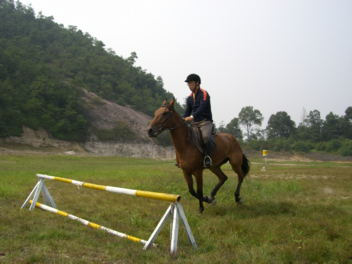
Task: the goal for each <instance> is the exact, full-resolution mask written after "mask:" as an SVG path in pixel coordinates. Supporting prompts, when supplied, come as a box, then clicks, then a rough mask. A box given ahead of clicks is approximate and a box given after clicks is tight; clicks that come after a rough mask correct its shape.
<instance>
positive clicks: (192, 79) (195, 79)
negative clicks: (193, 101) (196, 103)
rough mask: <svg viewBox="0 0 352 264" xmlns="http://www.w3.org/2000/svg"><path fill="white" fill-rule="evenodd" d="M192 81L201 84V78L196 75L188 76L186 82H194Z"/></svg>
mask: <svg viewBox="0 0 352 264" xmlns="http://www.w3.org/2000/svg"><path fill="white" fill-rule="evenodd" d="M192 81H195V82H199V84H200V77H199V76H198V75H197V74H194V73H192V74H190V75H188V76H187V79H186V80H185V82H192Z"/></svg>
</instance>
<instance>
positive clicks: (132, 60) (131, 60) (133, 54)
mask: <svg viewBox="0 0 352 264" xmlns="http://www.w3.org/2000/svg"><path fill="white" fill-rule="evenodd" d="M137 59H138V57H137V53H136V52H134V51H133V52H131V56H129V57H128V58H127V62H128V63H130V64H131V65H133V64H134V63H135V62H136V60H137Z"/></svg>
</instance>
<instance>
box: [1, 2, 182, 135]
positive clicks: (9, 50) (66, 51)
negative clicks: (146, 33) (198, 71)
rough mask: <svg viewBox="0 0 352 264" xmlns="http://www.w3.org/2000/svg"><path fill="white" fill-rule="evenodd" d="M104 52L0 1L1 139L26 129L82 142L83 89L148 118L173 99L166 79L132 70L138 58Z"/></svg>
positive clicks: (71, 31) (76, 33)
mask: <svg viewBox="0 0 352 264" xmlns="http://www.w3.org/2000/svg"><path fill="white" fill-rule="evenodd" d="M104 46H105V45H104V43H103V42H102V41H100V40H97V39H96V38H94V37H92V36H90V35H89V33H83V32H82V31H81V30H79V29H77V28H76V27H75V26H69V27H68V28H65V27H64V26H63V25H60V24H57V23H56V22H54V18H53V17H50V16H49V17H45V16H43V15H42V14H41V13H39V14H37V15H36V14H35V13H34V11H33V9H32V8H31V7H27V6H24V5H22V4H21V3H20V2H19V1H17V2H16V3H14V1H13V0H0V137H8V136H12V135H17V136H18V135H20V134H21V133H22V125H26V126H29V127H31V128H33V129H37V128H38V127H39V126H41V127H43V128H45V129H47V130H49V131H50V132H51V133H52V134H53V136H54V137H56V138H59V139H64V140H77V141H82V140H84V139H85V135H86V133H87V127H88V125H89V124H88V121H87V120H86V118H85V117H84V115H83V109H82V104H81V103H80V98H81V95H82V90H81V88H82V87H83V88H85V89H87V90H88V91H91V92H94V93H96V94H97V95H99V96H100V97H102V98H105V99H108V100H110V101H113V102H115V103H118V104H120V105H123V106H124V105H130V106H131V107H133V108H134V109H136V110H139V111H141V112H144V113H146V114H149V115H152V113H153V111H154V110H155V109H156V106H159V105H160V103H161V102H162V100H163V99H164V98H165V97H167V98H171V97H173V95H172V94H171V93H168V92H167V91H166V90H165V89H164V87H163V81H162V78H161V77H157V78H155V76H154V75H152V74H151V73H147V72H146V71H145V70H143V69H142V68H140V67H135V66H134V65H133V64H134V62H135V60H136V59H137V54H136V53H135V52H132V53H131V56H130V57H129V58H127V59H124V58H122V57H119V56H117V55H116V54H115V52H114V51H113V50H110V49H109V50H105V48H104ZM177 110H178V111H182V107H181V106H180V104H177Z"/></svg>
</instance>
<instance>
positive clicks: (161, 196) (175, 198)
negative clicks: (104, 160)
mask: <svg viewBox="0 0 352 264" xmlns="http://www.w3.org/2000/svg"><path fill="white" fill-rule="evenodd" d="M37 177H39V178H44V179H49V180H55V181H61V182H67V183H71V184H74V185H77V186H83V187H86V188H91V189H96V190H101V191H107V192H113V193H119V194H126V195H132V196H137V197H144V198H149V199H155V200H162V201H168V202H179V201H180V200H181V196H180V195H177V194H167V193H157V192H147V191H139V190H132V189H125V188H119V187H112V186H104V185H98V184H92V183H86V182H80V181H75V180H71V179H66V178H60V177H56V176H49V175H43V174H37Z"/></svg>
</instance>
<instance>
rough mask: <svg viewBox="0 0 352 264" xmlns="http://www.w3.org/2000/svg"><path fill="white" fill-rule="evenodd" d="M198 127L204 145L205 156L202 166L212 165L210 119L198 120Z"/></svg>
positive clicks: (211, 125) (212, 147)
mask: <svg viewBox="0 0 352 264" xmlns="http://www.w3.org/2000/svg"><path fill="white" fill-rule="evenodd" d="M200 123H201V124H199V128H200V130H201V131H202V139H203V142H204V145H205V157H204V167H207V168H208V167H210V166H211V165H212V160H211V158H210V156H211V154H213V153H212V152H213V150H214V145H213V144H214V143H213V142H212V141H211V132H212V128H213V123H212V122H210V121H203V122H200Z"/></svg>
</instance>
